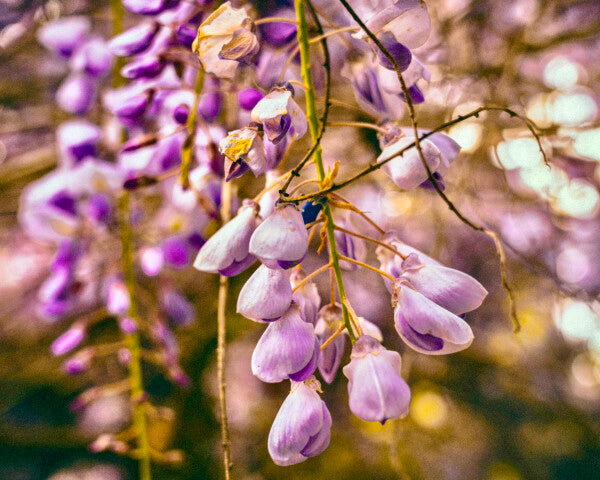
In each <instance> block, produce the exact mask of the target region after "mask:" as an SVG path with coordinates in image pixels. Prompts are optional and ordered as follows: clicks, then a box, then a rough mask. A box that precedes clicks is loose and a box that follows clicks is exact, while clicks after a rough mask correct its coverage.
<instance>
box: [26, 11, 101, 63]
mask: <svg viewBox="0 0 600 480" xmlns="http://www.w3.org/2000/svg"><path fill="white" fill-rule="evenodd" d="M89 31H90V21H89V19H88V18H87V17H83V16H81V17H80V16H73V17H64V18H59V19H57V20H54V21H52V22H48V23H46V24H45V25H44V26H43V27H41V28H40V29H39V30H38V33H37V38H38V41H39V42H40V43H41V44H42V45H43V46H44V47H46V48H47V49H48V50H51V51H53V52H54V53H57V54H58V55H60V56H61V57H65V58H68V57H70V56H71V54H72V53H73V51H74V50H75V49H76V48H77V47H78V46H79V45H81V43H82V42H83V39H84V38H85V37H86V35H87V34H88V32H89Z"/></svg>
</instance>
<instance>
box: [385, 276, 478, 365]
mask: <svg viewBox="0 0 600 480" xmlns="http://www.w3.org/2000/svg"><path fill="white" fill-rule="evenodd" d="M395 288H399V292H398V304H397V306H396V308H395V311H394V324H395V326H396V331H397V332H398V334H399V335H400V337H401V338H402V340H404V341H405V342H406V343H407V344H408V346H409V347H411V348H412V349H413V350H416V351H417V352H421V353H427V354H429V355H445V354H448V353H454V352H459V351H461V350H464V349H465V348H467V347H468V346H469V345H471V342H473V332H472V331H471V327H469V324H468V323H467V322H465V321H464V320H463V319H462V318H460V317H458V316H456V315H454V314H453V313H452V312H449V311H448V310H446V309H445V308H442V307H440V306H439V305H438V304H436V303H434V302H432V301H431V300H429V299H428V298H427V297H426V296H425V295H422V294H421V293H419V292H417V291H416V290H413V289H412V288H410V287H408V286H406V285H401V284H397V286H396V287H395Z"/></svg>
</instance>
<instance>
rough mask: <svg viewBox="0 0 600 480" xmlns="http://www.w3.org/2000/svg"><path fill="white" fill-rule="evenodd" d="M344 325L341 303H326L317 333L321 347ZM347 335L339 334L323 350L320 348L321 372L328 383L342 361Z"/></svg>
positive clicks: (319, 364) (320, 312)
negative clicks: (333, 304)
mask: <svg viewBox="0 0 600 480" xmlns="http://www.w3.org/2000/svg"><path fill="white" fill-rule="evenodd" d="M341 326H342V308H341V307H340V306H339V305H335V306H332V305H326V306H324V307H323V308H322V309H321V310H320V311H319V316H318V318H317V324H316V325H315V335H316V336H317V338H318V339H319V347H320V346H321V345H323V344H324V343H325V342H326V341H327V340H328V339H329V338H330V337H331V336H332V335H333V334H335V333H336V332H337V331H338V330H339V328H340V327H341ZM345 345H346V337H345V336H344V335H341V334H340V335H338V336H337V337H335V339H333V341H332V342H331V343H330V344H329V345H327V346H326V347H325V348H324V349H323V350H320V349H319V352H320V353H319V362H318V366H319V372H320V373H321V376H322V377H323V380H325V381H326V382H327V383H331V382H333V380H334V379H335V375H336V374H337V371H338V369H339V368H340V365H341V363H342V356H343V355H344V348H345Z"/></svg>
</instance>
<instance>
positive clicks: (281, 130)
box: [251, 86, 308, 143]
mask: <svg viewBox="0 0 600 480" xmlns="http://www.w3.org/2000/svg"><path fill="white" fill-rule="evenodd" d="M291 89H292V87H290V88H287V87H285V86H284V87H275V88H273V90H271V92H269V94H268V95H266V96H265V97H264V98H263V99H261V100H260V101H259V102H258V103H257V104H256V106H255V107H254V108H253V109H252V112H251V115H252V120H254V121H255V122H258V123H262V124H263V126H264V129H265V134H266V135H267V138H268V139H269V140H271V141H272V142H273V143H277V142H279V141H281V140H282V139H283V138H284V137H285V135H286V133H288V131H290V132H291V133H293V134H294V135H295V136H296V137H298V138H300V137H302V136H304V134H305V133H306V130H307V127H308V124H307V122H306V117H305V116H304V112H303V111H302V109H301V108H300V107H299V106H298V104H297V103H296V102H295V101H294V99H293V98H292V90H291Z"/></svg>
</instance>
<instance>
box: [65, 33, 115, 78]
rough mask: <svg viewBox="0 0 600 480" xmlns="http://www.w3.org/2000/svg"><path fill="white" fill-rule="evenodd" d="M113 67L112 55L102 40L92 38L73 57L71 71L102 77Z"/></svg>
mask: <svg viewBox="0 0 600 480" xmlns="http://www.w3.org/2000/svg"><path fill="white" fill-rule="evenodd" d="M111 65H112V55H111V53H110V51H109V49H108V46H107V45H106V43H105V42H104V40H103V39H101V38H92V39H91V40H88V41H87V42H85V43H84V44H83V45H82V46H81V47H79V48H78V49H77V50H76V51H75V53H74V54H73V56H72V57H71V69H72V70H73V71H75V72H84V73H86V74H88V75H90V76H91V77H102V76H103V75H104V74H106V73H107V72H108V71H109V70H110V67H111Z"/></svg>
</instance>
